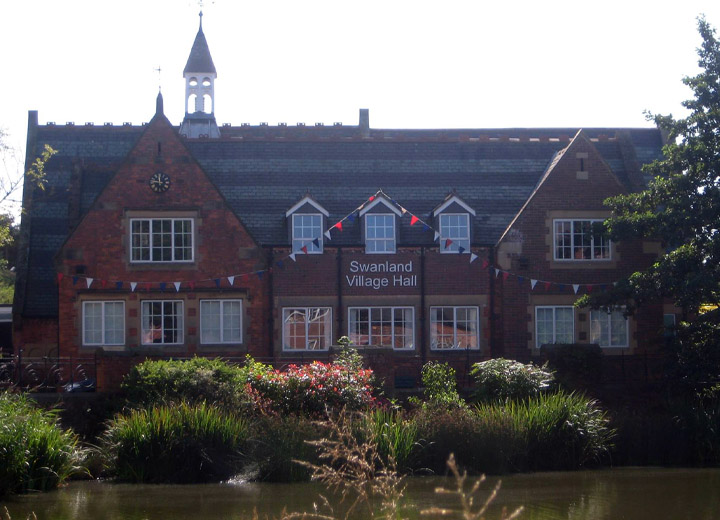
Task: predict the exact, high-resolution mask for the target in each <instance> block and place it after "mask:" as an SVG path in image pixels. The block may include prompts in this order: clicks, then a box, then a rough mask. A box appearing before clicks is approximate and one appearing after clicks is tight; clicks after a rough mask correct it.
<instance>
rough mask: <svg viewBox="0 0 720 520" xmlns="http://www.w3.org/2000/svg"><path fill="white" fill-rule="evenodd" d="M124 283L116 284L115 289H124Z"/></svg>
mask: <svg viewBox="0 0 720 520" xmlns="http://www.w3.org/2000/svg"><path fill="white" fill-rule="evenodd" d="M122 286H123V283H122V282H115V288H116V289H122Z"/></svg>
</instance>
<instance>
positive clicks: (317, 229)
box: [293, 215, 323, 253]
mask: <svg viewBox="0 0 720 520" xmlns="http://www.w3.org/2000/svg"><path fill="white" fill-rule="evenodd" d="M315 239H318V245H317V246H316V245H315V244H314V243H313V240H315ZM322 242H323V233H322V215H293V251H299V250H301V249H302V248H303V247H307V249H308V253H321V252H322Z"/></svg>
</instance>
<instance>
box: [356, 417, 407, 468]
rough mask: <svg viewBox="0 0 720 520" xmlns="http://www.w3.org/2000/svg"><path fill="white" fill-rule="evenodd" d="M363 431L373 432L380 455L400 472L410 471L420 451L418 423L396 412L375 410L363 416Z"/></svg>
mask: <svg viewBox="0 0 720 520" xmlns="http://www.w3.org/2000/svg"><path fill="white" fill-rule="evenodd" d="M361 419H362V422H363V423H364V424H363V428H362V430H363V431H367V432H371V434H372V437H373V440H374V443H375V445H376V446H377V451H378V455H379V456H380V457H381V458H382V460H383V461H384V462H385V463H386V464H387V463H389V461H390V460H391V458H392V459H394V461H395V465H396V466H397V468H398V469H399V470H409V469H411V468H412V467H413V464H414V463H415V462H416V461H415V458H416V456H417V453H418V451H419V444H418V439H419V437H418V428H417V423H416V422H415V421H413V420H409V419H408V418H406V417H405V415H404V414H403V413H402V412H400V411H396V410H384V409H380V408H378V409H375V410H371V411H369V412H367V413H366V414H364V415H362V416H361Z"/></svg>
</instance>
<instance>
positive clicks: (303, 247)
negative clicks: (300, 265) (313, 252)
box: [302, 246, 308, 254]
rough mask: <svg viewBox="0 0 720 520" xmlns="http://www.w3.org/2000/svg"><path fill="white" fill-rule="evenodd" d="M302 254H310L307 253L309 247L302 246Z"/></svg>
mask: <svg viewBox="0 0 720 520" xmlns="http://www.w3.org/2000/svg"><path fill="white" fill-rule="evenodd" d="M302 252H303V253H305V254H308V252H307V246H302Z"/></svg>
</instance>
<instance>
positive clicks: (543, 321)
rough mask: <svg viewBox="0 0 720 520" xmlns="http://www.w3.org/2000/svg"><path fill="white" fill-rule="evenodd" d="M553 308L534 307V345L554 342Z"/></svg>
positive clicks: (538, 345)
mask: <svg viewBox="0 0 720 520" xmlns="http://www.w3.org/2000/svg"><path fill="white" fill-rule="evenodd" d="M554 314H555V313H554V310H553V309H552V308H549V307H538V308H537V309H535V321H536V323H535V331H536V336H537V338H536V342H535V344H536V346H537V347H540V346H542V345H547V344H550V343H554V339H555V338H554V330H555V328H554V322H553V320H554Z"/></svg>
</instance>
